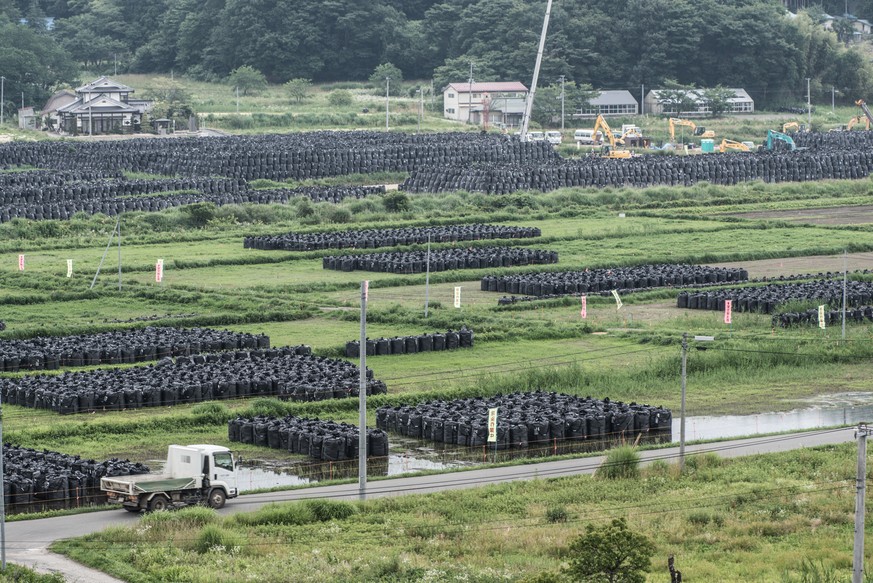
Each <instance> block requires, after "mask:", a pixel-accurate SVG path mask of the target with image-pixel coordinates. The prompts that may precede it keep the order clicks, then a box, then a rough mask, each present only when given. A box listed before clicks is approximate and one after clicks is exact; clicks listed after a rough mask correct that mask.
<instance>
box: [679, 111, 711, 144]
mask: <svg viewBox="0 0 873 583" xmlns="http://www.w3.org/2000/svg"><path fill="white" fill-rule="evenodd" d="M676 126H686V127H689V128H691V133H692V134H693V135H695V136H697V137H699V138H714V137H715V132H714V131H712V130H707V129H706V128H705V127H702V126H701V127H698V126H697V124H696V123H694V122H693V121H691V120H690V119H680V118H678V117H671V118H670V142H672V143H676Z"/></svg>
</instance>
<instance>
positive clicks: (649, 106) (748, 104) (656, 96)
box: [643, 88, 755, 117]
mask: <svg viewBox="0 0 873 583" xmlns="http://www.w3.org/2000/svg"><path fill="white" fill-rule="evenodd" d="M662 91H664V90H663V89H655V90H652V91H649V92H648V93H647V94H646V98H645V100H644V102H643V103H644V105H645V107H646V112H647V113H651V114H653V115H660V114H665V113H671V114H673V115H681V116H688V117H694V116H704V115H708V114H709V113H710V111H709V106H707V105H706V104H705V103H703V101H702V99H701V96H702V94H703V92H704V91H705V89H689V90H688V91H686V94H687V95H688V97H690V98H691V100H692V101H693V102H694V103H695V105H696V106H695V107H694V109H691V110H688V111H672V112H671V111H666V110H665V107H667V106H665V105H663V104H662V103H661V99H662ZM731 91H733V92H734V96H733V97H731V98H729V99H728V102H729V104H730V105H729V107H728V110H727V112H726V113H752V112H753V111H755V101H754V100H753V99H752V98H751V97H749V94H748V93H746V90H745V89H739V88H731Z"/></svg>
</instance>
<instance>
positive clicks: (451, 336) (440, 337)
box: [345, 325, 473, 358]
mask: <svg viewBox="0 0 873 583" xmlns="http://www.w3.org/2000/svg"><path fill="white" fill-rule="evenodd" d="M472 347H473V330H471V329H469V328H467V326H466V325H464V326H461V329H460V330H458V331H454V330H448V331H446V332H445V333H443V332H434V333H433V334H419V335H418V336H397V337H395V338H379V339H377V340H370V339H369V338H367V356H386V355H388V354H416V353H418V352H432V351H441V350H454V349H456V348H472ZM345 355H346V358H358V357H359V356H360V355H361V343H360V341H358V340H352V341H351V342H346V351H345Z"/></svg>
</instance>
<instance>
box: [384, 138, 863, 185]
mask: <svg viewBox="0 0 873 583" xmlns="http://www.w3.org/2000/svg"><path fill="white" fill-rule="evenodd" d="M780 144H781V142H780ZM871 171H873V149H869V148H867V149H864V148H851V147H850V148H839V147H827V148H822V149H816V150H797V151H786V150H784V149H780V150H778V151H776V150H774V151H768V152H736V153H728V154H713V155H706V156H656V155H651V154H649V155H643V156H638V157H634V158H629V159H607V158H600V157H597V156H594V157H588V158H583V159H580V160H554V159H551V160H545V161H537V162H527V163H521V164H519V163H515V164H481V163H468V164H432V165H430V166H426V167H423V168H419V169H416V170H415V171H413V172H412V173H411V174H410V175H409V177H408V178H407V179H406V181H405V182H404V183H403V184H402V185H401V188H402V189H403V190H405V191H408V192H447V191H456V190H466V191H468V192H484V193H487V194H508V193H512V192H516V191H519V190H538V191H542V192H548V191H551V190H556V189H558V188H568V187H582V188H604V187H615V188H621V187H625V186H628V187H638V188H644V187H648V186H691V185H693V184H697V183H699V182H709V183H711V184H723V185H731V184H738V183H741V182H747V181H750V180H760V181H763V182H806V181H811V180H813V181H814V180H828V179H859V178H866V177H867V176H869V175H870V172H871Z"/></svg>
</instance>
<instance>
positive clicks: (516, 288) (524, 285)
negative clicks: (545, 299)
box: [480, 264, 749, 297]
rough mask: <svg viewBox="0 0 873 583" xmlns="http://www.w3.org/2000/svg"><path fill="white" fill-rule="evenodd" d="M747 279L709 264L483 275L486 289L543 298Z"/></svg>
mask: <svg viewBox="0 0 873 583" xmlns="http://www.w3.org/2000/svg"><path fill="white" fill-rule="evenodd" d="M747 279H749V273H748V271H746V270H745V269H737V268H726V267H710V266H708V265H688V264H658V265H637V266H633V267H615V268H612V269H590V270H586V271H555V272H542V273H522V274H518V275H501V276H493V275H487V276H485V277H483V278H482V280H481V282H480V285H481V289H482V291H493V292H501V293H509V294H520V295H527V296H537V297H539V296H554V295H567V294H587V293H597V292H601V291H606V292H609V291H611V290H632V289H640V288H654V287H664V286H682V285H689V284H707V283H709V284H711V283H723V282H732V281H746V280H747Z"/></svg>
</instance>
